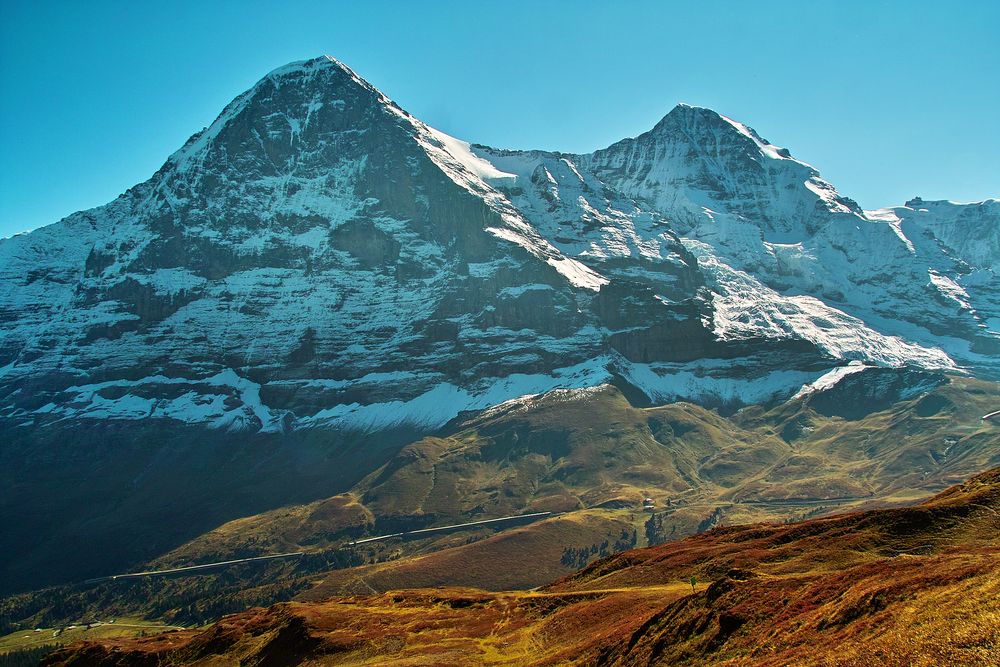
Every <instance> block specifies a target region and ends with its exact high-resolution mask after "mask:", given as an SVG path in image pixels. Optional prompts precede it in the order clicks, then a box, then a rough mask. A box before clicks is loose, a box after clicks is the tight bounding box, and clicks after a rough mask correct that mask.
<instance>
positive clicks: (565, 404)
mask: <svg viewBox="0 0 1000 667" xmlns="http://www.w3.org/2000/svg"><path fill="white" fill-rule="evenodd" d="M941 380H944V378H939V379H938V380H935V383H934V384H932V385H929V387H928V390H926V391H924V392H922V393H920V394H918V395H915V396H913V397H912V398H909V399H906V400H895V401H890V400H888V399H880V400H874V399H873V400H872V401H870V403H866V404H864V405H860V406H859V405H858V404H857V402H855V403H850V402H845V401H842V400H841V399H836V400H834V399H831V398H830V397H829V396H827V395H826V393H821V394H813V395H810V396H806V397H804V398H800V399H795V400H792V401H789V402H787V403H784V404H781V405H777V406H772V407H769V408H768V407H751V408H746V409H744V410H742V411H740V412H737V413H735V414H732V415H728V416H727V415H721V414H719V413H718V412H715V411H712V410H707V409H705V408H702V407H699V406H695V405H690V404H684V403H678V404H673V405H667V406H661V407H654V408H638V407H635V406H634V405H632V404H630V403H629V402H628V401H627V400H626V399H625V397H624V396H622V394H621V393H620V392H618V390H617V389H615V388H614V387H610V386H609V387H601V388H595V389H589V390H583V391H573V392H569V391H560V392H553V393H551V394H547V395H545V396H541V397H537V398H533V399H522V400H518V401H513V402H510V403H507V404H504V405H502V406H499V407H497V408H494V409H492V410H489V411H487V412H486V413H483V414H480V415H477V416H475V417H472V418H470V419H467V420H465V421H463V422H459V423H457V424H456V425H454V426H453V427H451V428H450V429H448V430H446V431H444V432H442V433H440V434H438V435H437V436H435V437H428V438H423V439H421V440H418V441H415V442H412V443H410V444H409V445H406V446H404V447H402V448H401V449H399V450H398V451H396V452H395V453H392V454H390V455H388V458H387V460H386V462H385V463H384V464H383V465H380V466H377V467H376V468H375V470H374V471H373V472H371V473H369V474H367V475H360V474H359V475H357V477H358V481H357V483H355V484H354V485H353V486H352V487H351V488H349V489H348V490H347V491H345V492H344V493H340V494H338V495H335V496H331V497H329V498H325V499H319V500H315V501H312V502H308V503H303V504H291V505H286V506H283V507H280V508H277V509H272V510H269V511H266V512H263V513H261V514H255V515H251V516H247V517H243V518H240V519H235V520H233V521H228V522H221V523H218V524H216V526H215V527H214V528H213V529H211V530H208V531H207V532H202V534H201V535H200V536H199V537H197V538H195V539H193V540H190V541H188V542H186V543H184V544H182V545H181V546H179V547H176V548H172V549H169V550H167V551H166V553H162V554H161V555H160V556H159V557H157V558H154V559H152V560H151V561H150V562H149V563H148V565H147V567H151V568H156V567H170V566H181V565H189V564H195V563H205V562H212V561H219V560H228V559H232V558H241V557H247V556H255V555H261V554H269V553H279V552H288V551H304V552H306V554H307V557H305V558H303V559H301V560H299V561H297V562H295V563H285V564H272V565H268V566H267V567H263V566H240V567H236V568H231V569H228V570H225V571H222V572H217V573H212V574H206V575H203V576H200V577H186V578H178V579H169V580H153V581H145V582H141V583H132V584H128V585H125V584H123V583H120V582H119V583H116V584H105V585H101V586H98V587H96V588H88V589H78V588H75V587H59V588H55V589H48V590H44V591H39V592H34V593H28V594H24V595H20V596H14V597H13V598H8V599H7V600H4V601H0V621H3V622H4V623H9V622H25V623H29V624H39V623H41V624H53V623H58V622H73V621H74V620H76V619H79V618H81V617H83V616H84V615H86V614H92V613H106V612H107V611H111V612H112V613H114V614H117V615H123V614H129V615H136V614H141V615H145V616H147V617H149V618H158V619H164V620H167V621H168V622H171V623H180V624H190V623H200V622H204V621H207V620H212V619H214V618H217V617H218V616H219V615H220V614H224V613H230V612H233V611H239V610H242V609H246V608H248V607H250V606H253V605H255V604H256V605H268V604H272V603H274V602H278V601H283V600H290V599H293V597H296V596H298V597H299V599H305V598H308V599H316V598H317V597H321V596H324V595H334V594H337V593H341V594H361V593H365V594H368V593H376V592H382V591H386V590H390V589H398V588H411V587H422V586H432V585H433V586H438V585H449V586H456V585H458V586H471V585H474V586H477V587H479V588H483V589H487V590H505V589H511V588H525V589H527V588H531V587H534V586H540V585H543V584H546V583H548V582H549V581H551V580H552V579H554V578H556V577H559V576H562V575H565V574H568V573H569V572H571V571H573V570H574V569H576V568H578V567H582V566H583V565H586V564H587V563H589V562H591V561H593V560H595V559H596V558H598V557H599V556H601V555H605V554H611V553H614V552H616V551H620V550H623V549H626V548H629V547H631V546H633V545H634V546H647V545H651V544H659V543H663V542H667V541H674V540H679V539H681V538H683V537H685V536H688V535H692V534H696V533H698V532H704V531H706V530H709V529H710V528H713V527H718V526H729V525H736V524H749V523H759V522H779V523H780V522H785V521H796V520H802V519H807V518H812V517H819V516H823V515H826V514H829V513H831V512H834V511H844V510H848V509H866V508H873V507H886V506H891V505H898V504H901V503H907V502H912V501H914V500H917V499H920V498H924V497H927V496H928V495H929V494H931V493H933V492H935V491H938V490H940V489H943V488H945V487H946V486H948V485H949V484H952V483H954V482H955V481H957V480H959V479H965V478H967V477H968V476H969V475H972V474H975V473H976V472H979V471H981V470H985V469H987V468H989V467H990V466H993V465H998V464H1000V429H998V427H997V426H996V425H995V424H992V423H988V422H983V421H982V420H981V419H980V417H981V415H983V414H985V413H987V412H990V411H992V410H993V409H995V408H996V406H1000V385H997V384H994V383H987V382H981V381H977V380H973V379H969V378H963V377H950V378H947V379H946V381H944V382H941ZM934 385H936V386H934ZM835 398H836V397H835ZM845 406H846V407H850V410H845V409H841V408H844V407H845ZM645 497H651V498H653V499H654V501H655V503H656V511H655V513H654V514H653V515H650V514H648V513H644V512H643V511H642V510H641V508H640V505H641V502H642V499H643V498H645ZM533 511H553V512H562V514H560V515H559V516H555V517H553V518H551V519H550V520H547V521H543V522H540V523H536V524H532V525H529V526H521V527H518V528H509V527H504V528H502V529H498V528H479V529H475V530H465V531H460V532H456V533H452V534H447V535H435V536H430V537H425V538H423V539H419V540H407V541H400V540H389V541H386V542H379V543H376V544H373V545H367V546H366V547H364V548H347V549H344V548H343V547H345V546H346V545H347V544H348V543H349V542H350V541H351V540H354V539H356V538H358V537H360V536H364V535H380V534H385V533H394V532H397V531H400V530H406V529H412V528H422V527H426V526H440V525H447V524H453V523H458V522H466V521H474V520H477V519H484V518H491V517H497V516H504V515H508V514H519V513H524V512H533ZM623 534H624V535H625V538H624V539H623V537H622V536H623ZM633 534H634V536H635V537H634V540H635V541H634V542H631V539H632V537H631V536H632V535H633ZM351 566H359V567H351ZM348 567H350V569H344V568H348ZM110 573H112V572H108V571H104V572H101V574H110ZM312 588H315V592H310V589H312Z"/></svg>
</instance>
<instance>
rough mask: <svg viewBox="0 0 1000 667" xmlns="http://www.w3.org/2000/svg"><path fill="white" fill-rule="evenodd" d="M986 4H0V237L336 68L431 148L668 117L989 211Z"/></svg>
mask: <svg viewBox="0 0 1000 667" xmlns="http://www.w3.org/2000/svg"><path fill="white" fill-rule="evenodd" d="M998 34H1000V2H996V1H995V0H982V1H979V2H976V1H971V0H967V1H965V2H948V3H944V2H920V1H915V0H914V1H909V2H901V1H900V2H878V1H875V0H868V1H865V2H852V1H847V0H838V1H837V2H827V3H819V2H752V3H751V2H711V1H708V0H702V1H700V2H666V1H660V2H620V3H619V2H615V3H610V2H573V3H570V2H544V1H542V0H536V1H534V2H520V1H518V0H505V1H504V2H496V3H485V2H483V3H480V2H444V1H439V2H426V3H418V2H374V1H369V2H338V1H331V0H327V1H325V2H319V1H313V2H280V3H279V2H252V1H249V0H248V1H244V2H221V1H218V2H216V1H210V0H200V1H199V2H183V1H180V2H171V3H146V2H139V3H136V2H99V1H95V0H91V1H90V2H24V1H20V0H3V1H2V2H0V236H6V235H9V234H12V233H15V232H18V231H23V230H26V229H31V228H34V227H38V226H40V225H43V224H48V223H50V222H54V221H56V220H58V219H59V218H61V217H63V216H65V215H67V214H69V213H72V212H73V211H76V210H79V209H83V208H89V207H92V206H97V205H100V204H103V203H105V202H107V201H110V200H111V199H113V198H114V197H115V196H117V195H118V194H119V193H121V192H122V191H124V190H125V189H127V188H128V187H130V186H132V185H134V184H135V183H138V182H140V181H142V180H145V179H146V178H148V177H149V176H150V175H151V174H152V173H153V172H154V171H155V170H156V169H157V168H158V167H159V166H160V165H161V164H162V163H163V161H164V159H165V158H166V157H167V156H168V155H169V154H170V153H171V152H173V151H174V150H176V149H177V148H178V147H179V146H180V145H181V144H182V143H183V142H184V141H185V140H186V139H187V138H188V137H189V136H190V135H191V134H193V133H194V132H196V131H197V130H199V129H200V128H202V127H204V126H205V125H208V124H209V123H210V122H211V121H212V120H213V119H214V118H215V116H216V115H217V114H218V113H219V112H220V111H221V110H222V108H223V107H224V106H225V104H226V103H227V102H229V101H230V100H231V99H232V98H233V97H235V96H236V95H237V94H238V93H240V92H241V91H243V90H245V89H246V88H248V87H250V86H251V85H252V84H253V83H254V82H255V81H256V80H257V79H259V78H260V77H261V76H263V75H264V74H265V73H267V72H268V71H269V70H271V69H274V68H275V67H278V66H280V65H283V64H285V63H287V62H290V61H294V60H302V59H305V58H309V57H313V56H316V55H320V54H323V53H329V54H331V55H334V56H336V57H337V58H339V59H341V60H343V61H344V62H346V63H347V64H348V65H350V66H351V67H352V68H353V69H355V70H356V71H357V72H358V73H359V74H360V75H361V76H363V77H365V78H367V79H368V80H369V81H371V82H372V83H373V84H375V85H376V86H378V87H379V88H380V89H382V90H383V91H384V92H385V93H386V94H388V95H389V96H390V97H392V98H394V99H395V100H396V101H397V102H399V103H400V105H401V106H403V107H404V108H406V109H407V110H409V111H410V112H411V113H413V114H414V115H416V116H417V117H419V118H421V119H423V120H425V121H426V122H428V123H430V124H431V125H433V126H435V127H438V128H439V129H441V130H443V131H445V132H448V133H449V134H453V135H455V136H458V137H461V138H463V139H467V140H470V141H475V142H480V143H486V144H490V145H495V146H501V147H509V148H547V149H559V150H565V151H589V150H593V149H596V148H601V147H604V146H606V145H608V144H610V143H612V142H614V141H616V140H617V139H620V138H622V137H625V136H634V135H636V134H639V133H641V132H643V131H645V130H647V129H649V128H650V127H652V126H653V125H654V124H655V123H656V121H657V120H658V119H659V118H660V117H662V116H663V115H664V114H666V113H667V111H669V110H670V109H671V108H672V107H673V106H674V105H675V104H676V103H678V102H687V103H690V104H696V105H701V106H708V107H711V108H713V109H716V110H717V111H719V112H721V113H724V114H726V115H728V116H731V117H733V118H736V119H738V120H740V121H743V122H745V123H747V124H748V125H751V126H752V127H754V128H755V129H756V130H757V131H758V132H759V133H760V134H761V135H762V136H764V137H765V138H767V139H768V140H770V141H771V142H773V143H775V144H778V145H782V146H786V147H788V148H790V149H791V151H792V153H793V155H795V156H796V157H798V158H800V159H802V160H805V161H807V162H809V163H811V164H813V165H814V166H816V167H817V168H818V169H819V170H820V171H821V173H822V174H823V175H824V176H825V177H826V178H827V179H828V180H830V181H831V182H833V183H834V185H836V186H837V187H838V188H839V190H840V191H841V192H842V193H843V194H845V195H847V196H849V197H853V198H855V199H857V200H858V201H859V202H860V203H861V204H862V205H863V206H865V207H867V208H873V207H878V206H885V205H890V204H899V203H902V202H903V201H904V200H906V199H908V198H910V197H912V196H915V195H920V196H923V197H924V198H925V199H929V198H942V199H944V198H947V199H954V200H957V201H970V200H980V199H984V198H987V197H991V196H992V197H997V196H1000V84H998V81H1000V78H998V77H1000V74H998V73H1000V39H998V38H997V35H998Z"/></svg>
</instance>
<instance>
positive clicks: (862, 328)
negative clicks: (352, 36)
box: [0, 57, 1000, 588]
mask: <svg viewBox="0 0 1000 667" xmlns="http://www.w3.org/2000/svg"><path fill="white" fill-rule="evenodd" d="M998 229H1000V202H997V201H996V200H990V201H987V202H983V203H981V204H968V205H959V204H952V203H949V202H923V201H920V200H913V201H911V202H908V204H907V206H904V207H898V208H894V209H886V210H881V211H876V212H865V211H862V210H861V209H859V208H858V206H857V205H856V204H855V203H853V202H852V201H851V200H850V199H847V198H846V197H843V196H841V195H840V194H838V193H837V191H836V190H835V189H834V187H833V186H832V185H830V184H829V183H827V182H826V181H824V180H823V179H822V178H820V176H819V175H818V173H817V172H816V170H815V169H813V168H812V167H810V166H809V165H807V164H805V163H803V162H800V161H798V160H796V159H794V158H792V157H791V155H790V153H789V152H788V151H787V150H786V149H782V148H777V147H775V146H773V145H771V144H769V143H768V142H766V141H764V140H763V139H762V138H761V137H759V136H758V135H757V134H756V133H755V132H754V131H753V130H751V129H750V128H748V127H746V126H745V125H742V124H741V123H738V122H736V121H733V120H730V119H728V118H726V117H724V116H721V115H719V114H717V113H715V112H713V111H710V110H708V109H701V108H697V107H690V106H686V105H680V106H678V107H677V108H675V109H673V110H672V111H671V112H670V113H669V114H668V115H667V116H666V117H665V118H664V119H663V120H662V121H661V122H660V123H658V124H657V125H656V127H654V128H653V129H652V130H651V131H649V132H647V133H645V134H643V135H640V136H639V137H636V138H634V139H625V140H623V141H621V142H618V143H617V144H614V145H612V146H610V147H608V148H606V149H604V150H599V151H596V152H594V153H591V154H586V155H571V154H562V153H552V152H542V151H509V150H500V149H494V148H489V147H486V146H480V145H473V144H469V143H467V142H464V141H461V140H459V139H456V138H453V137H450V136H448V135H446V134H444V133H442V132H440V131H438V130H435V129H434V128H431V127H429V126H428V125H426V124H424V123H423V122H421V121H419V120H418V119H415V118H413V117H412V116H411V115H409V114H408V113H407V112H406V111H404V110H402V109H401V108H399V107H398V106H397V105H396V104H395V103H393V102H392V101H391V100H390V99H389V98H387V97H386V96H385V95H383V94H382V93H381V92H379V91H378V90H376V89H375V88H374V87H372V86H371V85H370V84H368V83H367V82H365V81H364V80H362V79H361V78H360V77H358V76H357V75H356V74H355V73H354V72H352V71H351V70H350V69H349V68H347V67H346V66H344V65H343V64H341V63H339V62H338V61H336V60H334V59H332V58H328V57H323V58H317V59H313V60H309V61H305V62H300V63H293V64H291V65H288V66H285V67H282V68H279V69H277V70H275V71H273V72H271V73H270V74H268V75H267V76H266V77H264V78H263V79H262V80H261V81H260V82H258V83H257V84H256V85H255V86H254V87H253V88H251V89H250V90H248V91H247V92H245V93H243V94H242V95H240V96H239V97H237V98H236V99H235V100H234V101H233V102H232V103H230V104H229V105H228V106H227V107H226V109H225V110H223V112H222V114H221V115H220V116H219V117H218V118H217V119H216V120H215V121H214V122H213V123H212V124H211V125H210V126H209V127H208V128H206V129H204V130H203V131H201V132H199V133H197V134H196V135H194V136H193V137H191V139H190V140H188V142H187V143H186V144H185V145H184V146H183V147H181V148H180V150H178V151H177V152H176V153H174V154H173V155H172V156H170V157H169V158H168V159H167V161H166V163H165V164H164V165H163V167H162V168H161V169H160V170H159V171H157V172H156V174H154V175H153V176H152V177H151V178H150V179H149V180H147V181H145V182H143V183H141V184H139V185H136V186H135V187H133V188H131V189H130V190H128V191H127V192H126V193H124V194H123V195H121V196H120V197H119V198H118V199H116V200H115V201H113V202H111V203H110V204H107V205H106V206H102V207H98V208H96V209H92V210H89V211H82V212H79V213H76V214H73V215H71V216H69V217H68V218H66V219H64V220H62V221H60V222H58V223H56V224H54V225H50V226H48V227H44V228H41V229H39V230H36V231H34V232H31V233H28V234H23V235H18V236H15V237H12V238H8V239H3V240H2V241H0V321H2V323H3V327H2V328H0V434H2V437H3V442H4V444H3V445H2V446H0V471H2V472H0V486H2V488H3V489H4V492H3V496H2V498H0V522H2V523H3V525H4V526H5V528H6V529H7V530H6V531H5V536H4V537H3V538H0V547H2V548H0V554H2V555H0V571H3V572H5V573H6V574H7V575H8V576H5V577H3V579H4V580H5V581H7V582H17V583H16V584H14V583H11V584H6V585H8V586H11V587H17V588H25V587H31V586H35V585H41V584H46V583H53V582H57V581H66V580H68V579H71V578H73V577H81V578H82V577H85V576H94V575H99V574H104V573H106V572H107V571H109V570H112V571H113V570H116V569H118V568H121V567H129V566H133V565H135V564H137V563H140V562H143V561H145V560H148V559H152V558H155V557H158V556H161V555H162V554H164V553H167V552H169V551H170V550H171V549H174V548H176V547H178V546H180V545H182V544H184V543H185V542H187V541H189V540H192V539H194V538H196V537H197V536H199V535H202V534H204V533H206V532H207V531H210V530H212V529H213V528H216V527H218V526H219V525H221V524H223V523H225V522H226V521H229V520H232V519H236V518H238V517H246V516H249V515H254V514H257V513H261V512H266V511H269V510H272V509H274V508H276V507H282V506H285V505H290V504H301V503H308V502H313V501H316V500H318V499H322V498H327V497H330V496H333V495H335V494H338V493H343V492H346V491H348V490H349V489H351V488H353V487H354V486H355V485H357V484H359V483H361V481H362V480H363V479H364V478H366V476H368V475H370V474H371V473H372V472H373V471H376V470H378V469H380V468H381V466H383V465H385V464H387V463H388V462H390V461H392V460H393V459H394V457H397V455H398V453H399V452H400V450H401V448H402V447H404V446H405V445H407V444H408V443H412V442H415V441H418V440H420V439H421V438H423V437H425V436H430V435H433V434H435V433H438V432H440V431H441V429H447V428H448V426H447V425H448V424H452V425H454V424H457V423H461V422H462V420H465V419H467V418H469V417H470V416H471V415H473V414H475V413H477V412H481V411H483V410H486V409H490V408H494V407H495V406H498V405H503V404H505V403H506V402H508V401H513V400H521V399H523V398H524V397H528V396H533V395H538V394H545V393H547V392H552V391H554V390H580V389H589V388H594V387H601V386H604V385H611V386H614V387H616V390H617V391H619V392H621V395H622V396H624V397H625V398H626V399H627V400H628V401H629V402H630V404H632V405H635V406H639V407H648V406H653V405H661V404H665V403H670V402H674V401H678V400H686V401H691V402H694V403H697V404H699V405H701V406H703V407H708V408H713V409H718V410H720V411H722V412H725V413H731V412H732V411H734V410H736V409H738V408H740V407H744V406H747V405H754V404H767V405H774V404H777V403H780V402H782V401H784V400H786V399H789V398H791V397H794V396H797V395H800V394H801V393H802V392H805V393H810V392H816V391H819V390H824V391H825V390H828V389H830V388H831V387H834V386H836V385H838V384H839V383H841V382H845V381H846V380H845V378H851V380H850V382H851V383H853V384H849V385H844V386H852V387H858V388H861V389H862V391H861V393H857V394H856V393H851V392H846V394H845V397H844V398H842V399H841V400H839V401H838V403H840V404H841V406H842V407H845V406H850V405H854V406H855V407H857V408H858V409H862V410H863V409H864V407H865V404H866V403H867V402H868V401H869V400H870V399H871V396H872V394H873V392H874V393H879V392H878V391H877V390H876V389H873V388H878V387H888V388H889V389H891V391H890V393H889V395H888V398H891V399H892V400H903V401H905V400H910V399H914V398H915V397H918V396H919V395H920V394H922V393H924V392H926V391H927V390H928V389H929V388H930V387H932V386H935V385H937V384H940V383H941V382H944V381H945V380H944V375H943V374H945V373H958V374H969V375H974V376H977V377H980V378H983V379H986V380H992V379H996V378H997V377H998V370H1000V369H998V361H997V360H998V358H1000V357H998V355H997V351H998V348H997V344H998V340H1000V300H998V299H1000V297H998V296H997V294H998V293H1000V292H998V290H997V289H996V286H997V285H998V281H997V280H996V271H997V270H998V267H997V264H996V258H997V256H998V255H997V252H996V248H997V234H998V231H997V230H998ZM984 238H985V239H986V244H985V246H984V244H983V243H982V242H981V240H982V239H984ZM866 392H867V393H866ZM880 396H881V394H880ZM882 398H886V397H884V396H883V397H882ZM54 517H58V520H53V518H54ZM66 544H79V545H84V546H85V548H83V549H81V551H82V552H83V553H81V554H74V555H73V556H72V557H69V556H68V555H67V554H66V553H65V545H66Z"/></svg>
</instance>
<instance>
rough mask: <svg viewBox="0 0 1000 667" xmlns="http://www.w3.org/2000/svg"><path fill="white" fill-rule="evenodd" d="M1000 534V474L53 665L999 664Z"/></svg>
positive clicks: (83, 652)
mask: <svg viewBox="0 0 1000 667" xmlns="http://www.w3.org/2000/svg"><path fill="white" fill-rule="evenodd" d="M998 536H1000V469H994V470H992V471H990V472H988V473H986V474H983V475H980V476H978V477H976V478H973V479H972V480H970V481H968V482H966V483H965V484H962V485H961V486H958V487H955V488H952V489H949V490H947V491H945V492H943V493H941V494H939V495H937V496H936V497H934V498H932V499H931V500H929V501H927V502H925V503H923V504H921V505H917V506H914V507H909V508H896V509H885V510H872V511H868V512H859V513H854V514H847V515H840V516H835V517H830V518H824V519H814V520H810V521H804V522H800V523H797V524H789V525H756V526H740V527H731V528H722V529H716V530H713V531H710V532H709V533H706V534H704V535H699V536H696V537H692V538H688V539H686V540H683V541H680V542H675V543H672V544H667V545H662V546H659V547H655V548H649V549H640V550H635V551H631V552H627V553H624V554H619V555H617V556H612V557H610V558H607V559H604V560H602V561H599V562H598V563H596V564H594V565H592V566H590V567H588V568H586V569H584V570H583V571H581V572H579V573H578V574H576V575H573V576H570V577H567V578H565V579H562V580H560V581H558V582H556V583H554V584H552V585H550V586H548V587H546V588H545V589H542V590H538V591H523V592H513V593H486V592H482V591H476V590H470V589H454V588H442V589H423V590H407V591H397V592H389V593H383V594H379V595H371V596H363V597H339V598H331V599H328V600H325V601H321V602H313V603H286V604H280V605H276V606H274V607H271V608H270V609H255V610H251V611H248V612H244V613H241V614H236V615H234V616H229V617H226V618H224V619H222V620H221V621H219V622H218V623H216V624H215V625H213V626H212V627H210V628H208V629H205V630H201V631H185V632H179V633H171V634H167V635H163V636H160V637H153V638H145V639H133V640H118V641H107V642H99V643H84V644H78V645H75V646H72V647H69V648H68V649H64V650H62V651H59V652H57V653H55V654H52V655H51V656H50V657H49V658H48V659H47V661H46V663H45V664H47V665H81V664H96V665H131V664H136V665H139V664H143V665H145V664H148V665H154V664H156V665H186V664H199V665H223V664H247V665H291V664H316V665H319V664H338V665H348V664H351V665H355V664H378V665H441V664H450V665H475V664H508V665H552V664H579V665H685V664H686V665H722V664H725V665H866V666H867V665H939V664H953V665H994V664H997V663H998V661H1000V605H997V604H996V603H997V600H1000V538H998ZM692 575H694V576H697V577H698V578H699V580H701V583H698V585H697V587H696V590H694V591H692V587H691V586H690V585H689V584H687V583H685V582H686V581H687V579H688V578H689V577H690V576H692Z"/></svg>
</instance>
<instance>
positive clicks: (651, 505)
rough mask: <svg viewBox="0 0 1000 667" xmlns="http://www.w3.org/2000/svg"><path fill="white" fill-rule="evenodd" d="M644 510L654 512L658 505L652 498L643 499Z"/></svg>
mask: <svg viewBox="0 0 1000 667" xmlns="http://www.w3.org/2000/svg"><path fill="white" fill-rule="evenodd" d="M642 509H644V510H645V511H647V512H652V511H653V510H655V509H656V503H655V502H653V499H652V498H643V500H642Z"/></svg>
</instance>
